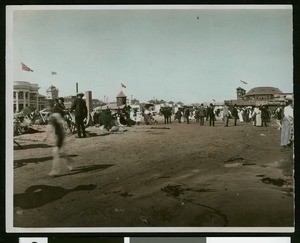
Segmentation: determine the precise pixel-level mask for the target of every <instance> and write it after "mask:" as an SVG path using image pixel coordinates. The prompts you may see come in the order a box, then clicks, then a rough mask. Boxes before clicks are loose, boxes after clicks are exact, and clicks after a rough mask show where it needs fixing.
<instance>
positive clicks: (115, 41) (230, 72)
mask: <svg viewBox="0 0 300 243" xmlns="http://www.w3.org/2000/svg"><path fill="white" fill-rule="evenodd" d="M84 7H85V8H87V6H84ZM189 7H190V8H191V9H178V7H176V8H172V9H152V10H151V9H142V10H141V9H126V10H125V9H124V8H120V9H118V10H116V9H96V8H95V6H94V7H92V6H91V7H89V8H91V9H89V10H87V9H85V10H83V9H82V8H83V6H82V7H81V9H79V8H80V7H76V8H78V9H77V10H66V9H63V6H60V7H59V8H60V9H56V10H50V7H49V6H48V7H47V6H42V8H38V9H39V10H32V8H33V7H32V6H31V7H30V6H25V7H23V8H22V10H15V11H13V12H12V13H13V23H11V25H9V26H8V28H12V29H10V30H11V31H12V42H11V43H12V49H13V53H11V54H10V55H9V56H8V58H10V57H11V58H12V62H11V65H12V72H13V75H12V76H13V80H24V81H29V82H33V83H38V84H39V85H40V87H41V88H40V93H41V94H46V92H45V91H46V89H47V87H49V86H50V85H51V84H53V85H54V86H56V87H57V88H58V89H59V91H60V92H59V96H67V95H74V94H75V93H76V82H77V83H78V85H79V91H82V92H84V91H87V90H91V91H92V92H93V95H92V96H93V98H98V99H101V100H103V99H104V96H105V97H108V99H109V101H115V97H116V96H117V94H118V93H119V92H120V91H121V90H123V92H124V93H125V94H126V95H127V97H128V98H131V96H132V97H133V98H136V99H138V100H140V101H141V102H147V101H148V100H150V99H153V98H154V97H155V98H157V99H164V100H167V101H170V100H172V101H175V102H177V101H182V102H184V103H186V104H187V103H193V102H203V101H211V100H212V99H215V100H217V101H223V100H224V99H235V98H236V88H237V87H242V88H244V89H246V91H248V90H250V89H251V88H253V87H257V86H273V87H277V88H279V89H281V90H282V91H283V92H292V91H293V55H292V52H293V45H292V8H291V6H288V5H286V6H284V7H283V8H281V9H278V8H274V6H268V8H270V7H273V8H272V9H266V8H261V9H250V8H247V9H224V8H223V9H222V8H216V7H215V9H207V8H205V9H203V8H199V6H189ZM241 7H244V6H239V8H241ZM52 8H53V7H52ZM56 8H57V7H56ZM98 8H99V6H98ZM160 8H161V6H160ZM227 8H228V6H227ZM21 62H23V63H25V64H26V65H27V66H29V67H30V68H31V69H33V70H34V72H26V71H23V70H22V69H21V64H20V63H21ZM51 71H55V72H57V75H51ZM240 80H244V81H246V82H248V84H247V85H245V84H243V83H242V82H240ZM121 83H123V84H125V85H126V87H127V88H126V89H125V88H123V89H122V88H121Z"/></svg>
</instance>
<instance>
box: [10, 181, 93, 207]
mask: <svg viewBox="0 0 300 243" xmlns="http://www.w3.org/2000/svg"><path fill="white" fill-rule="evenodd" d="M96 187H97V185H94V184H90V185H80V186H77V187H75V188H73V189H65V188H63V187H59V186H47V185H35V186H31V187H29V188H27V189H26V191H25V193H19V194H15V195H14V207H20V208H22V209H33V208H37V207H41V206H43V205H46V204H48V203H50V202H53V201H55V200H58V199H60V198H62V197H64V196H65V195H67V194H68V193H70V192H75V191H91V190H94V189H96Z"/></svg>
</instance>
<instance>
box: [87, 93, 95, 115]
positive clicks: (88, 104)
mask: <svg viewBox="0 0 300 243" xmlns="http://www.w3.org/2000/svg"><path fill="white" fill-rule="evenodd" d="M85 102H86V106H87V109H88V113H91V111H92V109H93V102H92V91H85Z"/></svg>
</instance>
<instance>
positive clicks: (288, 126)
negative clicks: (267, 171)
mask: <svg viewBox="0 0 300 243" xmlns="http://www.w3.org/2000/svg"><path fill="white" fill-rule="evenodd" d="M285 99H286V101H287V106H286V107H284V110H283V119H282V127H281V139H280V140H281V141H280V146H283V147H287V146H290V145H292V143H293V140H294V109H293V100H294V99H293V96H291V95H287V96H286V98H285Z"/></svg>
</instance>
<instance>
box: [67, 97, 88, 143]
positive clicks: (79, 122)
mask: <svg viewBox="0 0 300 243" xmlns="http://www.w3.org/2000/svg"><path fill="white" fill-rule="evenodd" d="M83 96H84V94H83V93H78V94H77V96H76V99H75V101H74V103H73V104H72V107H71V111H73V110H74V111H75V112H74V113H75V123H76V129H77V135H78V136H77V137H78V138H81V131H82V135H83V137H84V138H85V137H86V134H85V127H84V123H83V120H84V119H85V118H86V117H87V106H86V103H85V101H84V100H83V99H82V97H83Z"/></svg>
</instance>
